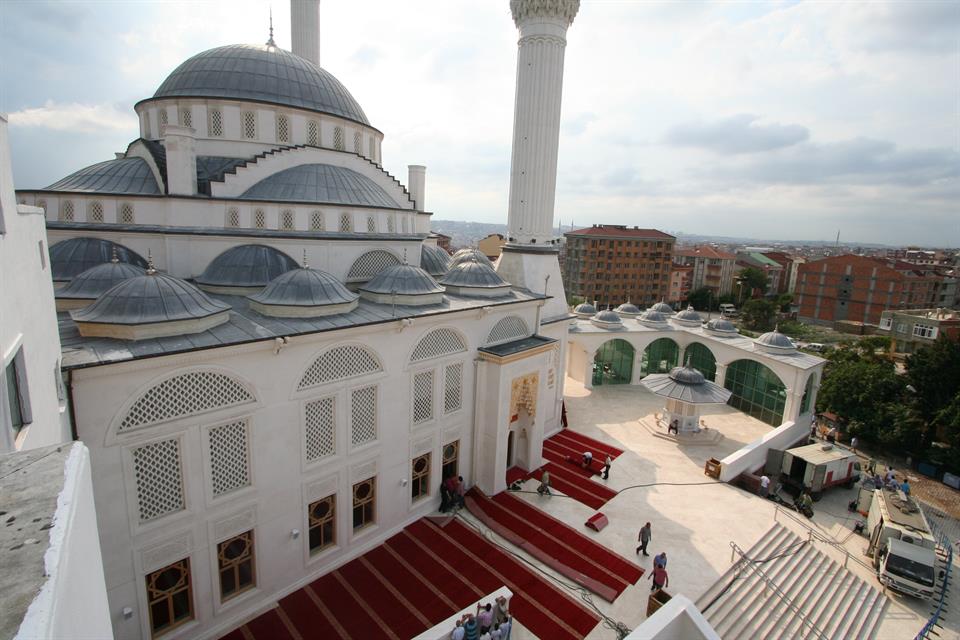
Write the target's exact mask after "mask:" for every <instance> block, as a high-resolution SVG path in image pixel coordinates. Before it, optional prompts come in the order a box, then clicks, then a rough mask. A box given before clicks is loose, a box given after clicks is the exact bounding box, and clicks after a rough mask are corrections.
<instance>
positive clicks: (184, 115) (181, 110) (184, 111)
mask: <svg viewBox="0 0 960 640" xmlns="http://www.w3.org/2000/svg"><path fill="white" fill-rule="evenodd" d="M177 112H178V114H179V117H180V126H181V127H191V128H193V109H191V108H190V107H188V106H184V105H181V106H180V107H178V108H177Z"/></svg>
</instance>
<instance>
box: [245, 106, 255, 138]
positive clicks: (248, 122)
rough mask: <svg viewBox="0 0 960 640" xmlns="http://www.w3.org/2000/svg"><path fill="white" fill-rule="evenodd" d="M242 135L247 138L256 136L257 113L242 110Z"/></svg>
mask: <svg viewBox="0 0 960 640" xmlns="http://www.w3.org/2000/svg"><path fill="white" fill-rule="evenodd" d="M243 137H244V138H246V139H247V140H255V139H256V138H257V114H256V113H255V112H253V111H244V112H243Z"/></svg>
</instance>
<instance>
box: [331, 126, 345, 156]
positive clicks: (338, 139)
mask: <svg viewBox="0 0 960 640" xmlns="http://www.w3.org/2000/svg"><path fill="white" fill-rule="evenodd" d="M333 148H334V149H336V150H337V151H344V150H345V145H344V142H343V127H334V128H333Z"/></svg>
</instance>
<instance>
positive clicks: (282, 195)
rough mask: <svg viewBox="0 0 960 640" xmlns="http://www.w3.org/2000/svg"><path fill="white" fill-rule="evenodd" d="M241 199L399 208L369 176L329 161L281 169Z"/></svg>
mask: <svg viewBox="0 0 960 640" xmlns="http://www.w3.org/2000/svg"><path fill="white" fill-rule="evenodd" d="M240 198H241V199H243V200H270V201H273V200H278V201H287V202H323V203H332V204H348V205H363V206H371V207H387V208H390V209H396V208H399V205H398V204H397V202H396V201H395V200H394V199H393V198H391V197H390V196H389V195H388V194H387V192H386V191H384V190H383V189H382V188H381V187H380V185H378V184H377V183H376V182H374V181H373V180H371V179H370V178H368V177H367V176H365V175H363V174H362V173H357V172H356V171H354V170H353V169H347V168H345V167H335V166H333V165H329V164H302V165H298V166H296V167H290V168H289V169H284V170H283V171H278V172H277V173H274V174H272V175H270V176H267V177H266V178H264V179H263V180H261V181H260V182H257V183H256V184H254V185H253V186H252V187H250V188H249V189H247V190H246V191H244V192H243V194H242V195H241V196H240Z"/></svg>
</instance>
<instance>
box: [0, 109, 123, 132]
mask: <svg viewBox="0 0 960 640" xmlns="http://www.w3.org/2000/svg"><path fill="white" fill-rule="evenodd" d="M10 123H11V124H12V125H13V126H15V127H31V128H39V129H49V130H52V131H71V132H74V133H106V132H121V131H126V132H136V130H137V117H136V115H135V114H134V113H133V110H132V109H131V108H130V107H129V106H124V107H123V108H118V107H117V106H116V105H113V104H79V103H75V102H74V103H70V104H57V103H55V102H53V101H47V103H46V104H44V105H43V106H42V107H30V108H27V109H22V110H20V111H14V112H13V113H11V114H10Z"/></svg>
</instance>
